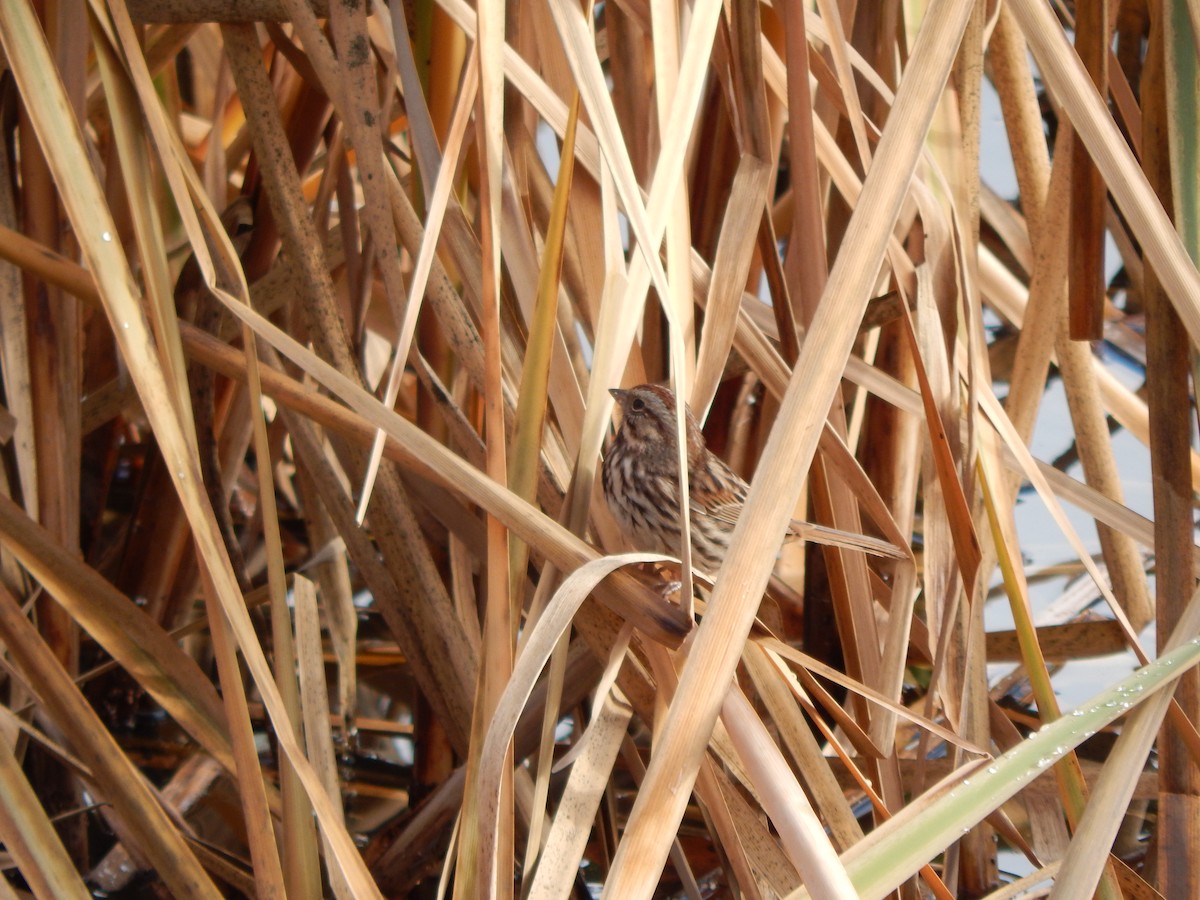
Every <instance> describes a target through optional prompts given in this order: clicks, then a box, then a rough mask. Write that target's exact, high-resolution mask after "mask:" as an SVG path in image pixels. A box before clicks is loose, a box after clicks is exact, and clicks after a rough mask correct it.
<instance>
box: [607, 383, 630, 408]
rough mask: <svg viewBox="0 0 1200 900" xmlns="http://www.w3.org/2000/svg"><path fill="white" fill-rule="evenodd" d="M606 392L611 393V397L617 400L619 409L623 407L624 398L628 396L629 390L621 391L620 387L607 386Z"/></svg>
mask: <svg viewBox="0 0 1200 900" xmlns="http://www.w3.org/2000/svg"><path fill="white" fill-rule="evenodd" d="M608 392H609V393H610V394H612V395H613V399H614V400H616V401H617V403H618V405H619V406H620V407H621V409H624V408H625V398H626V397H627V396H629V391H623V390H621V389H620V388H609V389H608Z"/></svg>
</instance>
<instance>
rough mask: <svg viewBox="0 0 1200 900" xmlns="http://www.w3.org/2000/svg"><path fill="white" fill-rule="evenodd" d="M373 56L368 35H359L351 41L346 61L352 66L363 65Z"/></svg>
mask: <svg viewBox="0 0 1200 900" xmlns="http://www.w3.org/2000/svg"><path fill="white" fill-rule="evenodd" d="M370 56H371V47H370V45H369V44H368V43H367V38H366V35H362V34H360V35H358V36H356V37H355V38H354V40H352V41H351V42H350V49H349V51H348V52H347V54H346V63H347V64H348V65H350V66H361V65H363V64H365V63H366V62H367V60H368V59H369V58H370Z"/></svg>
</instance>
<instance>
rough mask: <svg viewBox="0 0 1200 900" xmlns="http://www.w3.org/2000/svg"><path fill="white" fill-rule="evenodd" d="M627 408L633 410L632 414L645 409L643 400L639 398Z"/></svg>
mask: <svg viewBox="0 0 1200 900" xmlns="http://www.w3.org/2000/svg"><path fill="white" fill-rule="evenodd" d="M629 408H630V409H631V410H633V411H634V412H641V411H642V410H643V409H645V408H646V401H645V400H643V399H642V398H641V397H638V398H637V399H635V400H634V401H633V402H632V403H630V404H629Z"/></svg>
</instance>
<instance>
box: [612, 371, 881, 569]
mask: <svg viewBox="0 0 1200 900" xmlns="http://www.w3.org/2000/svg"><path fill="white" fill-rule="evenodd" d="M609 393H611V394H612V395H613V396H614V397H615V398H616V400H617V403H618V405H620V407H621V427H620V429H619V430H618V431H617V438H616V440H615V441H613V444H612V447H611V448H610V449H609V451H608V456H607V457H606V458H605V460H604V468H603V471H602V476H601V478H602V482H603V486H604V497H605V499H606V500H607V501H608V508H609V509H610V510H612V514H613V516H614V517H615V518H616V520H617V522H618V524H620V526H621V528H622V529H623V530H624V532H625V534H626V536H627V537H628V538H629V539H630V541H631V542H632V543H633V545H634V546H635V547H636V548H637V549H638V550H646V551H652V552H660V553H669V554H673V555H675V556H679V555H680V552H679V551H680V546H679V530H680V529H679V475H678V472H679V466H678V459H677V452H676V443H675V397H674V395H673V394H672V393H671V391H670V390H668V389H667V388H665V387H661V386H659V385H656V384H642V385H638V386H637V387H635V388H632V389H630V390H618V389H613V390H611V391H609ZM684 419H685V422H686V429H687V461H688V494H689V496H690V498H691V526H692V542H691V543H692V565H693V566H694V567H695V568H697V569H699V570H700V571H702V572H705V573H707V574H710V575H713V574H716V571H717V569H719V568H720V566H721V561H722V560H723V559H724V558H725V551H726V550H728V549H729V539H730V538H731V537H732V535H733V527H734V525H736V524H737V519H738V516H739V515H740V514H741V511H742V506H743V505H744V504H745V502H746V494H747V492H748V491H749V485H747V484H746V482H745V481H743V480H742V479H741V478H740V477H739V476H738V475H737V474H736V473H735V472H734V471H733V470H732V469H730V468H729V466H728V465H726V464H725V462H724V460H722V459H720V458H719V457H718V456H716V455H715V454H714V453H712V452H710V451H709V449H708V447H707V445H706V444H705V441H704V434H703V433H702V432H701V431H700V426H699V425H698V424H697V423H696V418H695V416H693V415H692V411H691V409H689V408H688V407H686V406H685V407H684ZM788 534H789V535H790V536H793V537H804V538H806V539H808V540H812V541H815V542H817V543H822V544H830V545H833V546H839V547H850V548H853V549H858V550H865V551H867V552H871V553H876V554H880V555H885V556H892V557H897V558H898V557H902V556H903V555H904V554H902V553H900V552H899V550H898V549H897V548H896V547H893V546H892V545H891V544H890V543H888V542H886V541H880V540H876V539H874V538H868V537H864V536H862V535H856V534H851V533H849V532H845V531H838V530H836V529H832V528H824V527H823V526H819V525H810V524H809V523H807V522H797V521H793V522H792V524H791V527H790V528H789V530H788Z"/></svg>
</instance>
